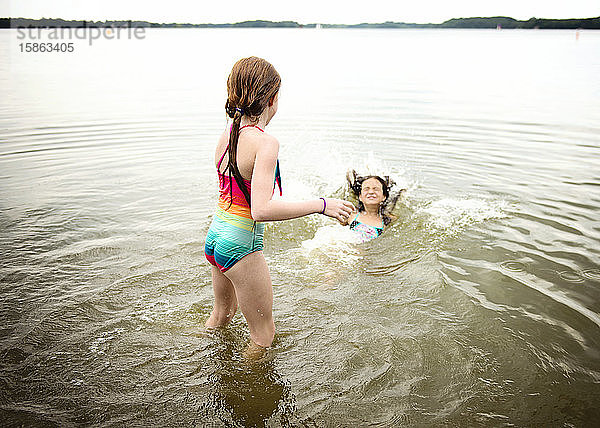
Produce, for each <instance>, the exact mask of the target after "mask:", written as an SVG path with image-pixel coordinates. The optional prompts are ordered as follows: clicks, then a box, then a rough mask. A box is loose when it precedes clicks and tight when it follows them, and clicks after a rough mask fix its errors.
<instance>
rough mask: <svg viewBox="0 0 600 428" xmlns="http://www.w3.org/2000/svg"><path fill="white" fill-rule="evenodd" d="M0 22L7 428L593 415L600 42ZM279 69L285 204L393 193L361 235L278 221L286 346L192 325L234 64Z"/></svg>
mask: <svg viewBox="0 0 600 428" xmlns="http://www.w3.org/2000/svg"><path fill="white" fill-rule="evenodd" d="M35 41H37V40H33V39H26V40H19V39H18V38H17V32H16V30H5V31H2V32H0V52H1V55H2V58H3V61H2V62H1V63H0V70H1V73H0V80H1V89H0V98H1V99H2V100H3V102H2V104H1V107H0V249H1V254H2V256H1V259H0V307H1V308H2V309H1V311H0V320H1V323H0V324H1V327H0V384H1V386H0V419H2V420H3V421H4V425H9V426H20V425H21V424H23V425H27V426H79V425H85V426H154V425H158V426H190V425H197V426H263V425H266V426H294V427H295V426H306V427H311V426H318V427H338V426H348V427H350V426H381V427H389V426H400V425H401V426H432V425H437V426H515V425H516V426H565V427H572V426H581V427H585V426H590V425H592V424H593V423H597V421H598V419H599V418H600V410H599V408H600V222H599V221H598V218H599V212H600V101H599V100H600V79H599V77H598V76H600V32H594V31H581V32H580V34H579V37H578V38H577V37H576V33H575V31H535V30H529V31H527V30H502V31H496V30H342V29H338V30H334V29H331V30H329V29H327V30H326V29H323V30H313V29H235V30H231V29H148V30H146V32H145V37H144V38H143V39H123V40H106V39H98V40H95V41H94V42H93V44H92V45H91V46H90V45H89V44H88V43H87V41H83V40H75V41H74V47H75V50H74V52H71V53H57V52H52V53H26V52H20V48H19V43H21V42H35ZM250 55H257V56H261V57H264V58H266V59H268V60H269V61H270V62H271V63H272V64H273V65H275V67H276V68H277V69H278V71H279V72H280V74H281V76H282V87H281V93H280V104H279V112H278V113H277V115H276V116H275V118H274V119H273V121H272V123H271V124H270V125H269V126H268V128H267V132H269V133H271V134H273V135H275V136H276V137H277V138H278V139H279V141H280V144H281V151H280V161H281V168H282V176H283V189H284V197H285V198H288V199H302V198H317V197H320V196H332V195H343V186H344V176H345V172H346V170H348V169H350V168H354V169H356V170H358V171H359V172H361V173H366V172H368V171H372V172H375V173H379V174H389V175H391V176H392V177H393V178H394V179H395V180H396V182H397V183H398V186H403V187H407V188H408V195H407V198H406V200H405V201H404V202H403V203H401V204H400V205H399V206H398V208H397V212H398V213H399V215H400V218H399V220H398V221H397V222H395V223H394V224H393V225H392V226H391V227H390V228H388V230H387V231H386V232H385V234H384V235H383V236H382V237H381V238H379V239H377V240H375V241H372V242H369V243H367V244H363V245H356V244H353V243H351V242H350V241H348V239H346V234H345V230H344V229H343V228H342V227H341V226H337V225H336V223H335V222H333V221H331V220H329V219H326V218H323V217H321V216H310V217H305V218H302V219H297V220H291V221H286V222H279V223H273V224H268V225H267V229H266V236H265V247H266V248H265V256H266V258H267V262H268V264H269V267H270V270H271V275H272V278H273V290H274V318H275V324H276V328H277V333H276V338H275V341H274V344H273V349H272V351H271V352H270V354H269V358H267V360H266V361H263V362H261V363H259V364H249V363H248V362H246V361H244V359H243V358H242V356H241V354H242V352H243V350H244V349H245V346H246V343H247V340H248V329H247V325H246V323H245V320H244V318H243V316H242V315H241V314H238V315H236V317H235V318H234V320H233V322H232V324H231V325H230V326H229V327H228V328H226V329H223V330H217V331H214V332H206V331H204V329H203V325H204V321H205V320H206V318H207V317H208V316H209V314H210V311H211V309H212V302H213V295H212V287H211V280H210V269H209V265H208V263H207V262H206V260H205V258H204V252H203V250H204V238H205V234H206V232H207V230H208V227H209V224H210V220H211V215H212V212H213V209H214V207H215V204H216V197H217V190H216V189H217V181H216V173H215V169H214V165H213V160H212V159H213V156H214V148H215V144H216V141H217V138H218V136H219V134H220V133H221V132H222V130H223V129H224V128H225V126H226V118H225V114H224V103H225V99H226V98H225V96H226V89H225V82H226V78H227V75H228V73H229V71H230V69H231V66H232V65H233V63H234V62H235V61H236V60H237V59H239V58H241V57H245V56H250Z"/></svg>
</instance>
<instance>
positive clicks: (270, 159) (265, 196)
mask: <svg viewBox="0 0 600 428" xmlns="http://www.w3.org/2000/svg"><path fill="white" fill-rule="evenodd" d="M258 147H259V148H258V150H257V152H256V157H255V160H254V169H253V171H252V192H251V195H250V197H251V202H252V208H251V210H252V218H253V219H254V220H256V221H276V220H289V219H292V218H298V217H303V216H305V215H309V214H315V213H320V212H321V211H322V210H323V200H322V199H314V200H312V201H298V202H288V201H279V200H272V199H271V197H272V196H273V182H274V177H275V167H276V165H277V155H278V153H279V142H278V141H277V139H276V138H275V137H273V136H270V135H264V137H263V138H261V141H260V144H259V146H258ZM326 202H327V208H326V209H325V215H326V216H329V217H332V218H335V219H337V220H338V221H341V220H343V219H345V218H346V217H348V216H349V215H350V214H351V213H352V210H353V208H354V207H353V205H352V204H351V203H350V202H346V201H342V200H339V199H332V198H327V199H326Z"/></svg>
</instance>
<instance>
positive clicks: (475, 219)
mask: <svg viewBox="0 0 600 428" xmlns="http://www.w3.org/2000/svg"><path fill="white" fill-rule="evenodd" d="M507 208H508V204H507V202H505V201H489V200H485V199H474V198H473V199H452V198H443V199H440V200H437V201H433V202H430V203H427V204H426V205H425V206H424V207H422V208H420V209H418V210H417V214H422V215H424V216H426V220H425V222H426V223H425V224H426V227H427V229H429V230H430V231H431V232H433V233H439V232H442V233H446V234H449V235H454V234H457V233H458V232H460V231H461V230H464V229H465V228H466V227H468V226H470V225H472V224H475V223H480V222H482V221H485V220H490V219H499V218H506V217H508V214H507V212H506V209H507Z"/></svg>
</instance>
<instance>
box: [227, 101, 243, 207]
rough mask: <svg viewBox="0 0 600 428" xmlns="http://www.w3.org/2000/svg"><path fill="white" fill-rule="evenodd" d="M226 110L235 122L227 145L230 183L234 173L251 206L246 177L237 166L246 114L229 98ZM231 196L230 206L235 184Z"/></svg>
mask: <svg viewBox="0 0 600 428" xmlns="http://www.w3.org/2000/svg"><path fill="white" fill-rule="evenodd" d="M225 110H226V111H227V115H228V116H229V117H231V118H233V124H232V125H231V133H230V134H229V144H228V146H227V154H228V156H227V157H228V159H227V167H226V168H225V171H227V172H228V173H229V182H230V183H231V176H232V175H233V178H234V179H235V182H236V183H237V185H238V187H239V188H240V190H241V191H242V193H243V194H244V199H246V202H247V203H248V206H250V192H248V188H247V187H246V184H245V183H244V177H242V174H241V173H240V170H239V169H238V166H237V146H238V140H239V138H240V122H241V121H242V116H243V115H244V112H243V110H242V109H240V108H235V109H233V108H231V107H230V104H229V100H227V102H226V103H225ZM225 171H223V174H225ZM229 196H230V199H229V206H230V207H231V205H232V204H233V186H231V185H230V186H229Z"/></svg>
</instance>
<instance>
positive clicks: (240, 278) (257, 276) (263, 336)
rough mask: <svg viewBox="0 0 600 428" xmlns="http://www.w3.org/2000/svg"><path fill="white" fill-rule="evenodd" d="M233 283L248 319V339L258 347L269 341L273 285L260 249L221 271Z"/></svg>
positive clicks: (241, 307)
mask: <svg viewBox="0 0 600 428" xmlns="http://www.w3.org/2000/svg"><path fill="white" fill-rule="evenodd" d="M225 275H226V276H227V278H229V279H230V280H231V282H232V283H233V287H234V288H235V294H236V295H237V298H238V302H239V305H240V309H241V310H242V313H243V314H244V317H245V318H246V321H247V322H248V328H249V329H250V338H251V339H252V341H253V342H254V343H255V344H256V345H259V346H262V347H268V346H271V343H272V342H273V336H274V335H275V324H274V323H273V288H272V284H271V276H270V275H269V268H268V267H267V262H266V261H265V257H264V255H263V252H262V251H256V252H254V253H250V254H248V255H247V256H245V257H244V258H242V259H241V260H240V261H239V262H237V263H236V264H235V265H234V266H233V267H232V268H231V269H229V270H228V271H227V272H225Z"/></svg>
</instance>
